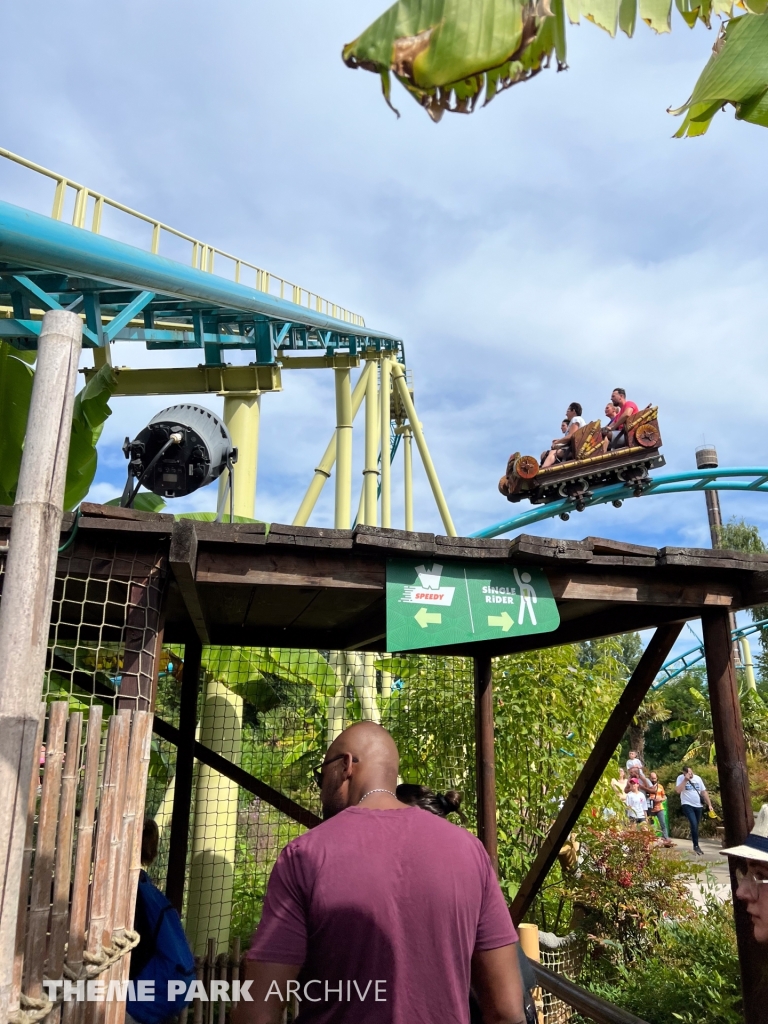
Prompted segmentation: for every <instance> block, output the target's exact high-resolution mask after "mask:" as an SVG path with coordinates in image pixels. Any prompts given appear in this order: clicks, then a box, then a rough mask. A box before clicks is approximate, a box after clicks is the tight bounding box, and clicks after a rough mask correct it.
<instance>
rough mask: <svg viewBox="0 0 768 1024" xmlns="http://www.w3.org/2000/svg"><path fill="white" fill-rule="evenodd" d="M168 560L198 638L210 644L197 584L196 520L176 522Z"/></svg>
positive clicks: (203, 642)
mask: <svg viewBox="0 0 768 1024" xmlns="http://www.w3.org/2000/svg"><path fill="white" fill-rule="evenodd" d="M168 561H169V563H170V566H171V571H172V572H173V575H174V576H175V577H176V583H177V585H178V588H179V590H180V591H181V597H182V600H183V601H184V606H185V608H186V609H187V612H188V614H189V617H190V619H191V620H192V625H193V626H194V628H195V632H196V633H197V636H198V639H199V640H200V643H201V644H203V645H208V644H210V642H211V641H210V632H209V629H208V623H207V621H206V618H205V612H204V611H203V606H202V605H201V603H200V595H199V594H198V593H197V588H196V586H195V572H196V569H197V530H196V528H195V523H194V520H191V519H180V520H179V521H178V522H177V523H175V524H174V527H173V536H172V537H171V549H170V552H169V555H168Z"/></svg>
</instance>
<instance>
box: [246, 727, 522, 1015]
mask: <svg viewBox="0 0 768 1024" xmlns="http://www.w3.org/2000/svg"><path fill="white" fill-rule="evenodd" d="M398 769H399V755H398V752H397V747H396V746H395V743H394V740H393V739H392V737H391V736H390V735H389V733H388V732H387V731H386V729H383V728H382V727H381V726H380V725H375V724H374V723H373V722H358V723H357V724H355V725H352V726H350V727H349V728H348V729H345V730H344V732H342V733H341V734H340V735H339V736H338V737H337V738H336V739H335V740H334V741H333V743H332V744H331V746H330V747H329V748H328V752H327V753H326V755H325V760H324V761H323V763H322V765H320V766H319V767H318V769H317V771H316V772H315V777H316V779H317V781H318V784H319V785H320V789H321V801H322V805H323V818H324V819H325V820H324V821H323V823H322V825H320V826H319V827H318V828H314V829H312V830H310V831H309V832H305V833H304V835H301V836H299V837H298V838H297V839H294V840H293V841H292V842H290V843H289V844H288V845H287V846H286V847H285V849H284V850H283V851H282V853H281V854H280V856H279V857H278V859H277V863H276V864H275V866H274V868H273V870H272V874H271V876H270V879H269V885H268V887H267V895H266V899H265V901H264V913H263V915H262V918H261V923H260V924H259V927H258V929H257V931H256V935H255V937H254V940H253V944H252V946H251V948H250V950H249V952H248V954H247V960H246V970H245V978H246V980H249V981H251V982H252V988H251V996H252V999H253V1001H252V1002H250V1003H248V1002H240V1003H239V1004H238V1007H237V1010H236V1019H235V1024H279V1022H280V1021H282V1019H283V1006H284V1003H285V1002H286V1000H287V998H288V997H293V998H294V999H296V1001H297V1003H298V1007H299V1015H298V1020H299V1024H416V1022H418V1024H468V1022H469V1004H468V999H469V989H470V981H471V984H472V988H473V989H474V991H475V994H476V996H477V998H478V1001H479V1003H480V1006H481V1008H482V1012H483V1021H484V1024H525V1015H524V1011H523V993H522V985H521V981H520V971H519V967H518V962H517V950H516V948H515V945H514V944H515V943H516V942H517V935H516V933H515V929H514V927H513V925H512V921H511V919H510V916H509V911H508V909H507V907H506V904H505V902H504V898H503V896H502V894H501V890H500V888H499V883H498V882H497V880H496V876H495V874H494V872H493V868H492V866H491V862H490V860H489V858H488V855H487V853H486V852H485V849H484V848H483V846H482V844H481V843H480V842H479V840H477V839H476V838H475V837H474V836H473V835H471V834H470V833H469V832H466V831H465V830H464V829H462V828H459V827H458V826H456V825H453V824H451V823H450V822H448V821H446V820H444V819H443V818H439V817H437V816H435V815H434V814H429V813H427V812H426V811H423V810H421V808H419V807H413V806H410V805H407V804H402V803H400V801H399V800H398V799H397V797H396V796H395V788H396V786H397V778H398Z"/></svg>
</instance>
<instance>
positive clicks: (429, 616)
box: [414, 608, 443, 629]
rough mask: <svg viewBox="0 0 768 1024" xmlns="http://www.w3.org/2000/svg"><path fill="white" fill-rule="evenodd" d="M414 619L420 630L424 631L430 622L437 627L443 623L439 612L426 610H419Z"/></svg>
mask: <svg viewBox="0 0 768 1024" xmlns="http://www.w3.org/2000/svg"><path fill="white" fill-rule="evenodd" d="M414 619H416V621H417V622H418V624H419V625H420V626H421V628H422V629H426V628H427V626H428V625H429V624H430V622H431V623H433V625H435V626H439V625H440V623H441V622H442V621H443V616H442V615H441V613H440V612H428V611H427V609H426V608H419V610H418V611H417V612H416V614H415V615H414Z"/></svg>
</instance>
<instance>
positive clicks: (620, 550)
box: [0, 504, 768, 655]
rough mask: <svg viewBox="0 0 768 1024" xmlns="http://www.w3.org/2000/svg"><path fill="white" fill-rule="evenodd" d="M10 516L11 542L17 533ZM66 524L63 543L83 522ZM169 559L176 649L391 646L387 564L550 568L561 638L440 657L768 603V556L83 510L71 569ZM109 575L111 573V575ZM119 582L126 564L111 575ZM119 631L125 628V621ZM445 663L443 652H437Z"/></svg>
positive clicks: (168, 624)
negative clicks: (152, 555) (154, 555)
mask: <svg viewBox="0 0 768 1024" xmlns="http://www.w3.org/2000/svg"><path fill="white" fill-rule="evenodd" d="M10 512H11V510H10V509H2V508H0V543H1V542H2V541H3V540H5V539H6V537H7V535H8V528H9V526H10V517H9V513H10ZM72 522H73V519H72V516H71V515H68V516H65V519H64V522H63V524H62V530H63V533H66V532H67V531H68V530H69V529H71V526H72ZM158 547H159V548H161V549H165V550H167V552H168V559H169V565H170V570H171V571H170V573H169V589H168V599H167V603H166V620H165V640H166V642H169V643H178V642H184V640H185V639H186V638H187V637H189V636H190V634H191V633H194V632H197V633H198V635H200V636H201V638H202V639H203V641H204V642H205V643H213V644H227V645H243V646H249V645H258V646H271V647H293V648H321V649H332V650H343V649H349V648H355V649H368V650H383V649H384V643H385V633H386V621H385V576H386V562H387V559H388V558H406V559H410V558H413V559H419V560H420V559H425V558H426V559H430V560H432V559H437V560H439V559H441V558H444V559H447V560H452V561H464V560H472V561H491V562H496V563H505V562H512V563H514V564H515V565H524V564H526V565H536V566H539V567H541V568H542V569H543V570H544V571H545V573H546V575H547V577H548V579H549V582H550V586H551V587H552V591H553V594H554V595H555V598H556V600H557V603H558V607H559V611H560V618H561V623H560V627H559V628H558V629H557V630H556V631H555V632H553V633H547V634H537V635H533V636H522V637H507V638H500V639H498V640H494V641H489V642H485V643H482V644H471V645H465V646H464V647H463V648H440V651H441V653H461V654H473V653H474V654H477V653H479V648H480V647H482V648H483V650H484V652H485V653H488V654H493V655H497V654H504V653H513V652H515V651H521V650H528V649H535V648H539V647H543V646H555V645H558V644H561V643H571V642H574V641H580V640H588V639H594V638H597V637H601V636H608V635H612V634H616V633H621V632H626V631H630V630H635V629H643V628H646V627H649V626H654V625H659V624H661V623H664V622H670V621H678V620H681V619H693V618H698V617H699V616H700V615H701V613H702V612H703V611H704V610H706V609H707V608H711V607H714V606H720V607H727V608H729V609H731V610H737V609H739V608H744V607H749V606H750V605H755V604H761V603H765V602H766V601H768V556H766V555H747V554H744V553H742V552H738V551H720V550H711V549H708V548H705V549H699V548H678V547H664V548H659V549H657V548H653V547H648V546H645V545H638V544H629V543H625V542H623V541H613V540H606V539H602V538H599V537H586V538H585V539H584V540H582V541H571V540H558V539H553V538H548V537H532V536H527V535H525V534H523V535H521V536H519V537H516V538H514V539H513V540H511V541H510V540H501V539H495V540H486V539H479V538H471V537H470V538H468V537H442V536H439V535H434V534H431V533H405V532H403V531H400V530H381V529H373V528H372V527H363V526H361V527H357V528H356V529H355V530H327V529H315V528H311V527H296V526H284V525H280V524H272V525H270V526H267V525H265V524H263V523H253V524H251V523H245V524H240V523H236V524H233V525H229V524H226V523H202V522H196V521H192V520H180V521H178V522H176V521H174V519H173V517H172V516H169V515H154V514H151V513H142V512H135V511H133V510H128V509H119V508H115V507H112V506H100V505H91V504H84V505H83V506H82V514H81V516H80V519H79V524H78V534H77V537H76V539H75V542H74V544H73V545H72V546H71V548H70V549H69V550H68V551H67V552H66V554H63V555H62V556H61V559H60V571H69V572H71V573H73V574H75V575H76V574H78V573H80V572H84V571H85V569H84V567H85V566H87V567H88V572H90V573H91V575H94V574H96V575H98V573H99V572H103V573H106V572H107V571H108V568H109V566H110V565H111V564H112V563H111V562H110V560H114V558H115V556H116V555H117V554H118V553H119V554H121V555H122V556H123V559H124V558H125V555H127V554H128V553H129V552H132V551H138V552H142V551H143V552H149V551H156V550H157V549H158ZM99 566H101V567H102V568H101V569H99ZM110 571H112V574H113V578H114V565H112V569H111V570H110ZM115 625H117V623H115ZM432 653H435V649H432Z"/></svg>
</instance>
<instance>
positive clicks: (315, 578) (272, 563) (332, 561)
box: [195, 549, 385, 591]
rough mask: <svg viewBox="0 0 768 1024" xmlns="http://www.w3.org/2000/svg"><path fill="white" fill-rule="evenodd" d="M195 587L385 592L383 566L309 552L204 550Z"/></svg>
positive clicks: (352, 557) (348, 557) (381, 564)
mask: <svg viewBox="0 0 768 1024" xmlns="http://www.w3.org/2000/svg"><path fill="white" fill-rule="evenodd" d="M195 578H196V579H197V582H198V583H229V584H245V585H246V586H250V585H252V584H262V585H266V586H283V587H285V586H289V587H291V586H293V587H321V588H329V589H336V588H339V587H341V588H351V589H353V590H379V591H383V590H384V583H385V566H384V563H383V562H379V563H377V562H371V561H370V560H368V559H362V558H355V557H354V556H350V555H347V556H342V557H338V556H337V557H333V556H332V555H331V556H330V557H328V556H325V557H324V556H323V555H321V554H315V553H314V552H312V551H306V550H304V551H302V552H301V553H300V554H297V553H295V552H293V551H286V552H278V551H274V550H272V551H265V550H263V549H262V550H256V551H238V552H237V553H236V554H229V553H228V552H219V551H206V550H203V551H201V552H200V554H199V556H198V562H197V572H196V576H195Z"/></svg>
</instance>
